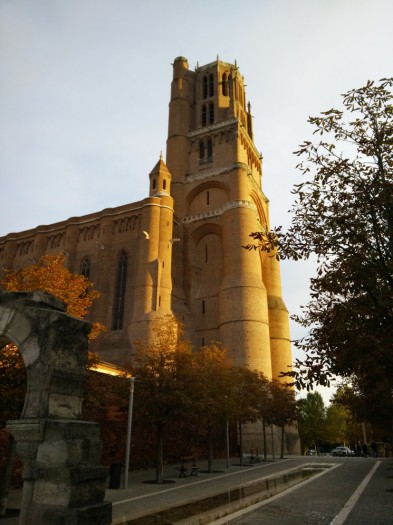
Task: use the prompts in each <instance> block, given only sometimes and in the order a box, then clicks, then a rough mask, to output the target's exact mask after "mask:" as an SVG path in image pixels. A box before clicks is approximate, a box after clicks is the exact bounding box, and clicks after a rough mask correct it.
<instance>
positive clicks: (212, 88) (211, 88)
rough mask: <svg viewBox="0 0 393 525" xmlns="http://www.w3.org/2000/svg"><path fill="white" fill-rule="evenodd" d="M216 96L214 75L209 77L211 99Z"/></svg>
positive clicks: (211, 74)
mask: <svg viewBox="0 0 393 525" xmlns="http://www.w3.org/2000/svg"><path fill="white" fill-rule="evenodd" d="M213 95H214V76H213V73H210V75H209V97H212V96H213Z"/></svg>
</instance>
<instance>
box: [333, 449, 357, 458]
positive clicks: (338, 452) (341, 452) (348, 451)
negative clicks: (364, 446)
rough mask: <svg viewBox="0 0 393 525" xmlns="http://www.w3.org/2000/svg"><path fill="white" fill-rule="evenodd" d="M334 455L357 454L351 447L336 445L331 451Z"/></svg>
mask: <svg viewBox="0 0 393 525" xmlns="http://www.w3.org/2000/svg"><path fill="white" fill-rule="evenodd" d="M330 454H331V455H332V456H345V457H349V456H354V455H355V452H354V451H353V450H351V449H350V448H348V447H336V448H334V449H333V450H332V451H331V453H330Z"/></svg>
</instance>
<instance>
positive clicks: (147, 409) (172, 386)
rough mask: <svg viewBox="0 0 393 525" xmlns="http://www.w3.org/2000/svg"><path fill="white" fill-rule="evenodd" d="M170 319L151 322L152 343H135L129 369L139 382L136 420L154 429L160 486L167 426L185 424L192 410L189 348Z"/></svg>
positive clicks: (157, 476) (157, 481)
mask: <svg viewBox="0 0 393 525" xmlns="http://www.w3.org/2000/svg"><path fill="white" fill-rule="evenodd" d="M182 335H183V334H182V327H181V325H180V323H178V322H177V321H176V319H175V318H173V317H172V316H165V317H163V318H158V319H156V320H155V321H153V338H152V340H149V341H148V340H145V341H136V342H135V347H136V353H135V355H134V356H133V358H132V361H131V369H132V373H133V375H135V376H136V377H137V378H138V380H139V381H140V382H139V386H138V392H137V394H136V395H135V405H136V406H135V409H136V412H137V413H138V417H139V418H140V419H141V420H143V421H144V422H145V425H146V426H147V425H149V426H150V425H151V426H153V428H155V431H156V438H157V448H156V483H163V482H164V478H163V455H164V448H163V447H164V430H165V427H166V426H168V425H169V424H170V423H176V422H178V421H184V422H187V420H188V417H189V414H190V413H191V411H192V397H191V396H190V392H192V385H193V383H194V379H195V375H194V367H193V366H192V359H193V354H192V348H191V345H190V343H189V342H188V341H186V340H185V339H183V337H182Z"/></svg>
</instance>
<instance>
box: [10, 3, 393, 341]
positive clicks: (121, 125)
mask: <svg viewBox="0 0 393 525" xmlns="http://www.w3.org/2000/svg"><path fill="white" fill-rule="evenodd" d="M392 20H393V2H392V1H391V0H242V1H241V2H239V0H236V1H234V0H225V1H224V0H199V1H198V2H194V1H192V2H191V1H187V0H181V1H180V0H166V1H162V0H0V143H1V147H0V177H1V196H2V206H1V208H0V235H4V234H7V233H9V232H14V231H21V230H24V229H29V228H33V227H35V226H37V225H40V224H50V223H52V222H55V221H60V220H63V219H66V218H68V217H71V216H75V215H83V214H86V213H91V212H94V211H98V210H100V209H103V208H107V207H112V206H118V205H121V204H125V203H127V202H133V201H135V200H139V199H142V198H144V197H146V196H147V192H148V173H149V172H150V170H151V168H152V167H153V166H154V165H155V163H156V161H157V160H158V157H159V155H160V151H163V152H165V141H166V133H167V112H168V103H169V95H170V82H171V78H172V67H171V63H172V62H173V59H174V58H175V57H177V56H179V55H183V56H185V57H186V58H187V59H188V61H189V65H190V68H194V67H195V66H196V65H197V63H198V62H199V64H200V65H202V64H205V63H209V62H212V61H214V60H215V59H216V57H217V55H218V56H219V57H220V58H221V59H222V60H224V61H227V62H233V61H234V60H235V59H236V60H237V64H238V66H239V68H240V71H241V73H242V74H243V75H244V77H245V82H246V84H247V88H246V90H247V91H246V93H247V98H248V100H249V101H250V102H251V104H252V112H253V115H254V135H255V143H256V146H257V148H258V149H259V150H261V151H262V153H263V156H264V172H263V177H264V178H263V186H264V191H265V193H266V194H267V196H268V197H269V198H270V200H271V222H272V224H274V225H275V224H284V225H285V224H287V223H288V220H289V216H288V213H287V211H288V209H289V207H290V202H291V195H290V190H291V187H292V186H293V184H295V183H296V182H298V181H299V176H300V174H299V173H298V172H297V171H296V170H295V165H296V161H297V158H296V157H295V156H294V155H293V154H292V152H293V151H295V149H296V148H297V146H298V145H299V144H300V143H301V142H302V141H303V140H304V139H306V138H309V134H310V130H311V128H310V127H309V126H308V125H307V124H306V121H307V117H308V116H309V115H315V114H317V113H319V112H320V111H322V110H325V109H329V108H330V107H332V106H337V105H338V104H339V102H340V97H339V94H340V93H343V92H345V91H347V90H349V89H351V88H354V87H358V86H361V85H363V84H364V83H365V82H366V81H367V80H368V79H374V80H378V79H380V78H382V77H386V76H391V74H392V71H391V69H392V56H393V36H392V35H393V32H392V27H391V24H392ZM311 271H312V265H311V264H310V263H297V264H295V263H285V264H283V266H282V274H283V288H284V296H285V299H286V302H287V305H288V307H289V309H290V311H291V312H297V311H298V310H299V305H300V304H304V303H305V302H306V300H307V292H308V277H309V275H310V272H311ZM299 333H300V332H299V329H298V328H297V327H296V326H294V325H292V335H293V337H296V336H297V335H298V334H299Z"/></svg>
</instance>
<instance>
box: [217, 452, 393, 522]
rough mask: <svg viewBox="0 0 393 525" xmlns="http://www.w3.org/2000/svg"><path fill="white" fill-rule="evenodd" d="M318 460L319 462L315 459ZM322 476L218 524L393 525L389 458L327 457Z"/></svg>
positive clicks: (392, 477)
mask: <svg viewBox="0 0 393 525" xmlns="http://www.w3.org/2000/svg"><path fill="white" fill-rule="evenodd" d="M318 460H320V458H318ZM333 460H334V462H336V463H338V466H337V467H336V468H332V469H328V470H327V471H326V472H325V473H324V474H323V475H322V476H319V477H318V478H316V479H312V481H310V482H309V483H307V484H304V485H302V486H298V487H295V488H294V489H293V490H290V491H288V492H287V493H285V494H283V495H279V496H278V497H276V498H274V499H273V498H272V499H270V500H268V501H266V502H265V503H264V504H263V505H261V506H260V507H259V508H258V509H257V510H254V511H252V512H248V511H249V510H250V509H246V510H245V511H244V513H243V514H242V516H240V517H238V518H236V519H231V520H229V519H228V518H227V519H226V520H218V521H216V522H215V524H216V525H220V524H224V523H230V524H231V525H259V524H263V525H305V524H307V525H325V524H326V525H342V524H344V523H345V525H392V524H393V460H392V459H390V460H389V459H380V460H374V459H370V458H368V459H364V458H348V459H347V458H343V459H340V458H331V459H330V460H329V461H333Z"/></svg>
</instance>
